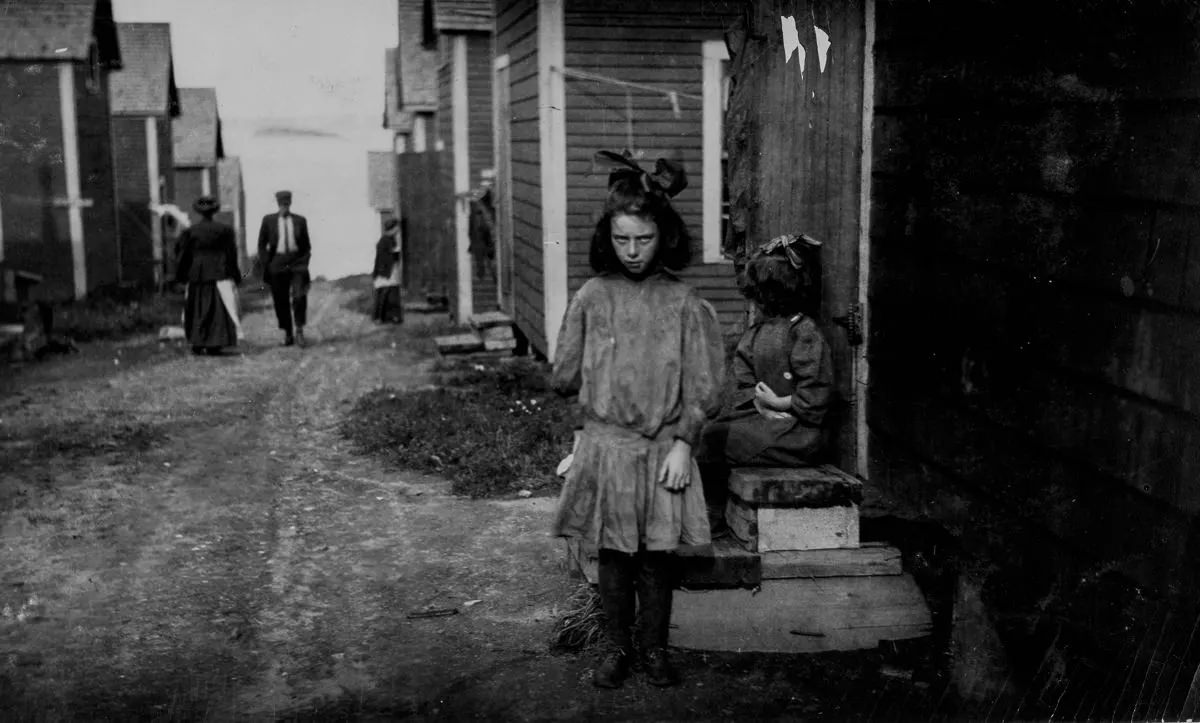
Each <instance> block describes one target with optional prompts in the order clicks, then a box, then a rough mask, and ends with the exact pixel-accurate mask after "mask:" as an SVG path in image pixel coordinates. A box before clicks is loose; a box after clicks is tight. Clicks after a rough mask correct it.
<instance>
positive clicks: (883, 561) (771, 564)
mask: <svg viewBox="0 0 1200 723" xmlns="http://www.w3.org/2000/svg"><path fill="white" fill-rule="evenodd" d="M903 572H904V570H903V567H902V562H901V558H900V551H899V550H897V549H896V548H894V547H891V546H889V545H886V544H883V543H879V542H868V543H865V544H863V546H862V547H850V548H842V549H829V550H778V551H775V552H764V553H762V576H763V579H764V580H779V579H786V578H794V577H803V578H813V577H861V576H866V575H899V574H901V573H903Z"/></svg>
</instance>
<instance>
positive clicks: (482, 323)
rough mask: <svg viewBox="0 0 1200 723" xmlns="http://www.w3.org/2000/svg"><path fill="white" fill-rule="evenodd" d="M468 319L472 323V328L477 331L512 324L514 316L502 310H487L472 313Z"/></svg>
mask: <svg viewBox="0 0 1200 723" xmlns="http://www.w3.org/2000/svg"><path fill="white" fill-rule="evenodd" d="M468 321H469V322H470V324H471V328H473V329H475V330H477V331H482V330H484V329H491V328H493V327H497V326H510V325H511V324H512V318H511V317H510V316H509V315H508V314H505V313H504V312H502V311H486V312H483V313H481V314H472V315H471V317H470V318H469V319H468Z"/></svg>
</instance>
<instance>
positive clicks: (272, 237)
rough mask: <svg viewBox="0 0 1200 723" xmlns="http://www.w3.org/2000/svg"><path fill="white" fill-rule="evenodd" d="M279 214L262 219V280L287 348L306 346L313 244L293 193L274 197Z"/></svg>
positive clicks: (259, 233) (278, 194)
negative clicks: (296, 209)
mask: <svg viewBox="0 0 1200 723" xmlns="http://www.w3.org/2000/svg"><path fill="white" fill-rule="evenodd" d="M275 202H276V203H277V204H279V212H278V213H269V214H267V215H266V216H263V220H262V227H261V228H260V229H259V231H258V258H259V260H260V261H261V263H262V268H263V281H264V282H265V283H266V284H267V285H268V286H270V287H271V300H272V301H273V302H274V304H275V318H276V319H278V320H279V328H280V329H282V330H283V333H284V341H283V345H284V346H292V345H293V344H299V345H300V346H304V321H305V318H306V314H307V311H308V287H309V283H310V282H309V276H308V260H309V257H310V256H311V255H312V243H311V241H309V238H308V221H307V220H305V218H304V217H303V216H300V215H297V214H294V213H292V192H291V191H279V192H278V193H276V194H275Z"/></svg>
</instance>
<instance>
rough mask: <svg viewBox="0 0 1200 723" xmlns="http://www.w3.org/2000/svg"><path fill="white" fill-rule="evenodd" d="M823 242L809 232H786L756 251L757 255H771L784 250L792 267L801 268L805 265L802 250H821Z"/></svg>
mask: <svg viewBox="0 0 1200 723" xmlns="http://www.w3.org/2000/svg"><path fill="white" fill-rule="evenodd" d="M820 249H821V242H820V241H818V240H816V239H815V238H813V237H812V236H809V235H808V234H805V233H801V234H794V233H789V234H784V235H783V236H776V237H775V238H773V239H771V240H770V241H768V242H767V243H765V244H763V245H762V246H759V247H758V250H757V251H755V252H754V255H755V256H769V255H771V254H778V253H779V252H780V251H782V252H783V253H784V254H785V255H786V256H787V260H788V262H790V263H791V264H792V268H796V269H799V268H801V267H803V266H804V260H803V259H802V258H800V251H820Z"/></svg>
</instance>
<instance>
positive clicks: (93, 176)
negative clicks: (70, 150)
mask: <svg viewBox="0 0 1200 723" xmlns="http://www.w3.org/2000/svg"><path fill="white" fill-rule="evenodd" d="M100 75H101V77H100V80H99V83H98V84H97V85H96V89H95V90H89V89H88V88H87V76H88V68H87V66H86V65H85V64H83V63H76V64H75V104H76V109H77V111H76V115H77V116H78V119H79V120H78V132H79V184H80V189H81V192H82V193H83V197H84V198H85V199H91V202H92V205H91V206H90V207H88V208H84V209H83V229H84V244H85V248H86V249H87V253H86V258H87V285H88V290H89V291H90V290H92V289H95V288H97V287H101V286H110V285H112V284H116V283H117V282H118V281H119V280H120V278H121V253H120V248H121V243H120V238H119V236H118V231H117V189H116V183H115V181H114V178H113V163H112V161H113V146H112V114H111V111H110V107H109V102H108V71H107V70H103V69H102V70H101V72H100Z"/></svg>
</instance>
